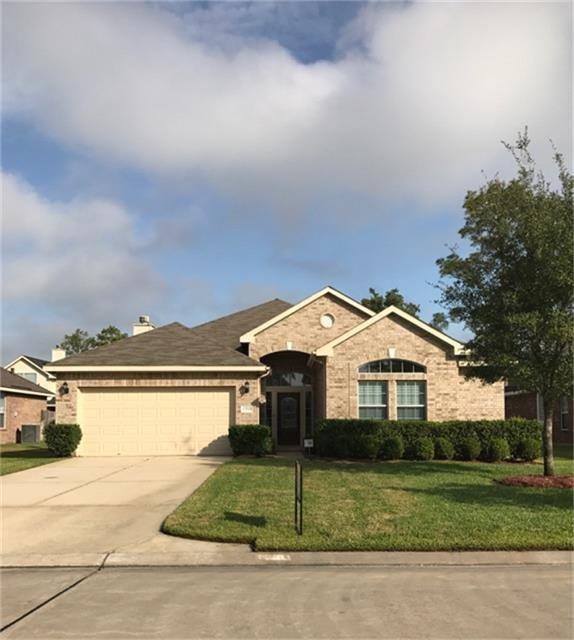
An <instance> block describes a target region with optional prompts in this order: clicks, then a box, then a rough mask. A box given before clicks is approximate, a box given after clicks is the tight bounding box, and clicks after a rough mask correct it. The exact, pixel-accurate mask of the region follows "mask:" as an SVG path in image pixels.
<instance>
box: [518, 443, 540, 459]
mask: <svg viewBox="0 0 574 640" xmlns="http://www.w3.org/2000/svg"><path fill="white" fill-rule="evenodd" d="M513 455H514V457H515V458H518V459H519V460H524V462H532V461H533V460H536V458H540V456H541V455H542V443H541V442H540V438H524V439H522V440H519V441H518V443H517V444H516V448H515V450H514V453H513Z"/></svg>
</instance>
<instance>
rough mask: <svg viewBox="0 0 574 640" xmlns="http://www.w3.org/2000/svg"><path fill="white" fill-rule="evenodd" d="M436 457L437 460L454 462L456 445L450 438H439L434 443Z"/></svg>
mask: <svg viewBox="0 0 574 640" xmlns="http://www.w3.org/2000/svg"><path fill="white" fill-rule="evenodd" d="M434 457H435V458H436V459H437V460H452V459H453V458H454V445H453V444H452V442H451V441H450V440H449V439H448V438H444V437H442V436H441V437H439V438H437V439H436V440H435V441H434Z"/></svg>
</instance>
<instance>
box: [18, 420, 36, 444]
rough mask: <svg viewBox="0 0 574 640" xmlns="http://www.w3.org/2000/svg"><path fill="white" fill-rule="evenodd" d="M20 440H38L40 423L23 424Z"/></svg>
mask: <svg viewBox="0 0 574 640" xmlns="http://www.w3.org/2000/svg"><path fill="white" fill-rule="evenodd" d="M22 442H40V425H38V424H23V425H22Z"/></svg>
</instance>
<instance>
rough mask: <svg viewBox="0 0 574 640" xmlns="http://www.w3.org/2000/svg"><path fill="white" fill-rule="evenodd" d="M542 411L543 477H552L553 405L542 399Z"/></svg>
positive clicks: (549, 401)
mask: <svg viewBox="0 0 574 640" xmlns="http://www.w3.org/2000/svg"><path fill="white" fill-rule="evenodd" d="M542 406H543V409H544V430H543V432H542V443H543V446H544V475H545V476H553V475H554V450H553V444H552V412H553V408H554V403H553V402H552V401H551V400H548V399H547V398H543V399H542Z"/></svg>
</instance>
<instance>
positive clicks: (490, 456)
mask: <svg viewBox="0 0 574 640" xmlns="http://www.w3.org/2000/svg"><path fill="white" fill-rule="evenodd" d="M507 458H510V446H509V444H508V442H507V441H506V438H493V439H492V440H491V441H490V442H489V443H488V445H487V447H486V450H485V452H484V459H485V460H486V461H487V462H500V461H501V460H506V459H507Z"/></svg>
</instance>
